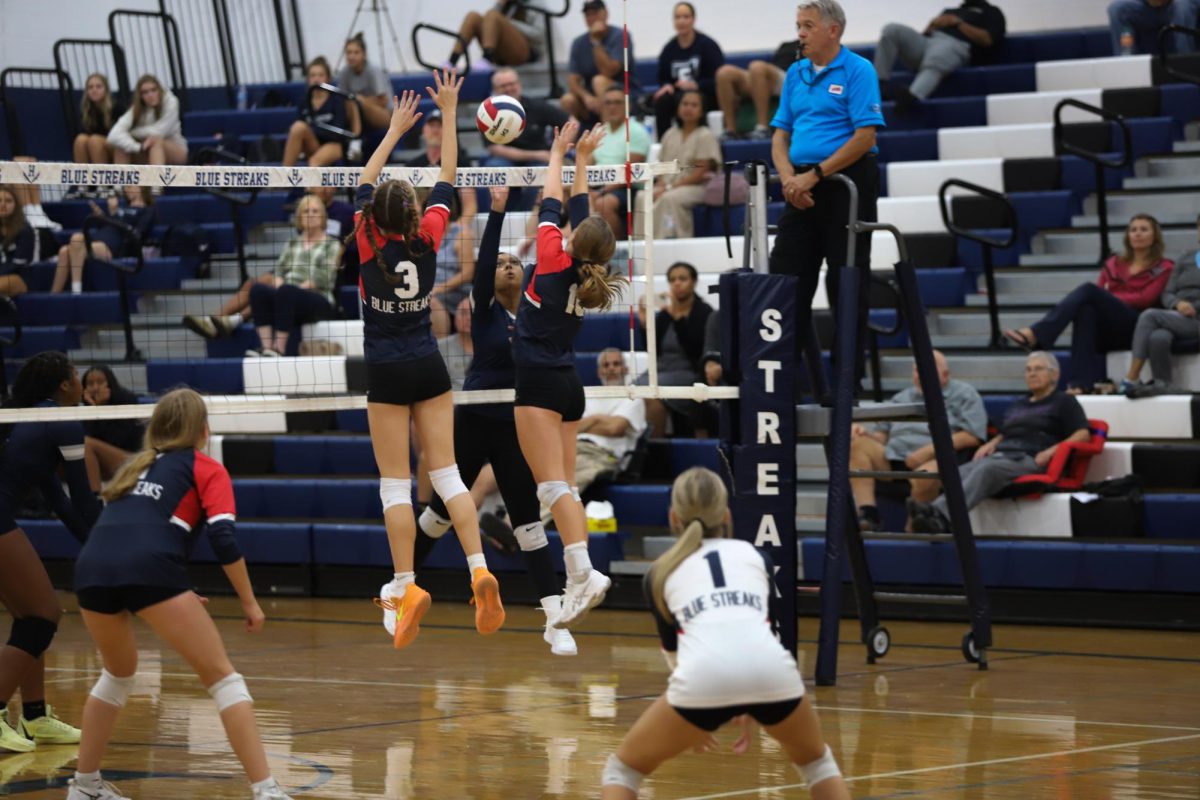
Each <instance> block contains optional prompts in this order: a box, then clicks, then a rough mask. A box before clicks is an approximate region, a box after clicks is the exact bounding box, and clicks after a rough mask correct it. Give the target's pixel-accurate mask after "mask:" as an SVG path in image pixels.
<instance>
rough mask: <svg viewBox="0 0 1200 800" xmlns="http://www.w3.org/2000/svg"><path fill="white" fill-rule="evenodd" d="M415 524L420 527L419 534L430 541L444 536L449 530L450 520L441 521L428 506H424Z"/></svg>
mask: <svg viewBox="0 0 1200 800" xmlns="http://www.w3.org/2000/svg"><path fill="white" fill-rule="evenodd" d="M417 524H418V525H419V526H420V527H421V532H422V533H424V534H425V535H426V536H428V537H429V538H430V539H440V538H442V537H443V536H445V535H446V531H448V530H450V520H448V519H442V518H441V517H440V516H439V515H438V514H436V513H435V512H434V510H433V509H432V508H430V507H429V506H425V510H424V511H422V512H421V516H420V518H419V519H418V520H417Z"/></svg>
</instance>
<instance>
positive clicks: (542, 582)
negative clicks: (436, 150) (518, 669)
mask: <svg viewBox="0 0 1200 800" xmlns="http://www.w3.org/2000/svg"><path fill="white" fill-rule="evenodd" d="M507 203H508V189H507V188H495V189H492V210H491V213H489V214H488V219H487V226H486V227H485V228H484V229H483V238H482V240H481V241H480V243H479V260H478V262H477V263H476V266H475V283H474V284H473V285H472V287H471V342H472V344H473V345H474V353H475V354H474V356H473V357H472V359H471V368H470V369H469V370H468V372H467V379H466V381H464V383H463V389H464V390H467V391H470V390H474V389H511V388H513V383H514V380H515V376H514V370H515V369H516V368H515V367H514V366H513V359H512V345H511V344H510V342H511V340H512V336H513V331H514V330H515V329H516V321H517V307H518V305H519V303H520V302H521V282H522V275H523V273H524V267H522V266H521V261H520V259H518V258H517V257H516V256H514V255H511V254H509V253H503V254H502V253H500V234H501V232H502V231H503V229H504V207H505V205H506V204H507ZM454 451H455V453H456V454H457V455H458V461H459V464H460V465H461V467H462V470H463V481H464V482H465V483H468V484H471V483H474V482H475V478H476V477H477V476H478V475H479V471H480V470H481V469H482V468H483V465H484V464H486V463H491V465H492V467H493V468H494V469H495V471H496V482H497V483H498V484H499V486H500V496H501V497H503V498H504V507H505V508H506V509H507V510H508V518H509V520H511V522H512V526H513V535H514V536H515V537H516V539H517V543H518V544H519V545H520V547H521V552H522V553H523V554H524V556H525V564H526V566H527V567H528V568H529V574H530V576H531V577H532V578H533V583H534V586H535V587H536V588H537V593H538V597H540V598H541V602H542V608H543V609H544V610H545V612H546V631H545V633H544V634H543V638H545V640H546V643H547V644H549V645H550V652H552V653H553V654H554V655H556V656H573V655H575V654H577V653H578V652H579V651H578V648H577V647H576V645H575V639H574V638H573V637H572V636H571V633H570V631H567V630H566V629H564V628H555V627H554V626H553V622H554V620H556V619H558V617H559V615H560V614H561V612H562V596H561V594H560V591H561V589H560V587H559V583H558V576H557V575H556V574H555V571H554V562H553V561H551V559H550V542H549V541H548V540H547V539H546V531H545V529H544V528H543V527H542V521H541V519H540V517H541V509H540V508H539V504H538V499H537V484H535V483H534V480H533V474H532V473H531V472H530V471H529V465H528V464H526V463H525V457H524V456H522V455H521V445H520V443H519V442H518V441H517V428H516V423H515V422H513V407H512V406H511V405H509V404H508V403H495V404H488V405H465V406H459V407H458V408H456V409H455V415H454ZM418 525H419V527H420V529H421V530H420V533H419V534H418V536H417V551H418V553H421V551H424V553H425V554H427V553H428V551H429V550H430V549H432V546H433V543H434V542H436V541H437V539H438V538H440V537H441V536H443V535H445V533H446V531H447V530H449V528H450V520H449V519H447V518H446V510H445V506H444V504H443V503H441V501H440V500H439V498H437V497H434V498H433V502H432V503H430V504H429V506H428V507H426V509H425V511H423V512H422V513H421V518H420V519H419V520H418ZM422 557H423V554H422V556H421V557H418V559H417V561H418V563H420V561H421V560H422Z"/></svg>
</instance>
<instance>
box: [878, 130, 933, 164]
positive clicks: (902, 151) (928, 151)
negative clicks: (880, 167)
mask: <svg viewBox="0 0 1200 800" xmlns="http://www.w3.org/2000/svg"><path fill="white" fill-rule="evenodd" d="M876 141H877V142H878V144H879V161H880V163H888V162H890V161H937V159H938V137H937V131H925V130H920V131H881V132H880V133H879V135H878V136H877V137H876Z"/></svg>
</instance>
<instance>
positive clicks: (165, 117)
mask: <svg viewBox="0 0 1200 800" xmlns="http://www.w3.org/2000/svg"><path fill="white" fill-rule="evenodd" d="M108 143H109V144H110V145H112V148H113V161H114V162H116V163H117V164H186V163H187V155H188V146H187V139H185V138H183V124H182V123H181V122H180V120H179V100H178V99H177V98H176V97H175V95H173V94H171V92H169V91H167V90H166V89H164V88H163V85H162V83H160V82H159V80H158V78H156V77H154V76H153V75H143V76H142V77H140V78H138V82H137V88H136V89H134V92H133V105H132V106H131V107H130V109H129V110H128V111H126V112H125V113H124V114H122V115H121V116H120V118H119V119H117V121H116V122H115V123H113V126H112V129H111V130H110V131H109V132H108Z"/></svg>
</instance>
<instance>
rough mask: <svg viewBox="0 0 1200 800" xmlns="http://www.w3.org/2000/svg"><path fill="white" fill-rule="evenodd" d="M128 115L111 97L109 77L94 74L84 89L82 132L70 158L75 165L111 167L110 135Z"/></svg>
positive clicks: (80, 113) (80, 111)
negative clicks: (116, 125)
mask: <svg viewBox="0 0 1200 800" xmlns="http://www.w3.org/2000/svg"><path fill="white" fill-rule="evenodd" d="M124 113H125V108H124V107H123V106H122V105H121V103H120V101H118V100H117V99H116V98H115V97H113V95H112V91H111V90H110V89H109V87H108V77H107V76H105V75H103V74H101V73H99V72H93V73H92V74H91V75H88V76H87V81H86V82H85V83H84V85H83V98H82V99H81V100H80V101H79V126H80V131H79V133H78V134H76V135H75V141H74V142H72V144H71V156H72V158H73V159H74V161H75V163H76V164H111V163H112V160H113V148H112V145H111V144H109V143H108V132H109V131H111V130H112V126H113V124H114V123H115V122H116V121H117V120H118V119H120V118H121V116H122V115H123V114H124Z"/></svg>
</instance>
